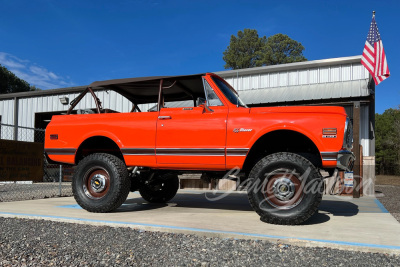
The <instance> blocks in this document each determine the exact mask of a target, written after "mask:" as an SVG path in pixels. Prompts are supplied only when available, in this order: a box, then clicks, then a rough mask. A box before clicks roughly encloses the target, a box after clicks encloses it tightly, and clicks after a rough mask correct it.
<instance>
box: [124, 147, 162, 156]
mask: <svg viewBox="0 0 400 267" xmlns="http://www.w3.org/2000/svg"><path fill="white" fill-rule="evenodd" d="M121 152H122V154H123V155H126V156H155V155H156V151H155V149H154V148H122V149H121Z"/></svg>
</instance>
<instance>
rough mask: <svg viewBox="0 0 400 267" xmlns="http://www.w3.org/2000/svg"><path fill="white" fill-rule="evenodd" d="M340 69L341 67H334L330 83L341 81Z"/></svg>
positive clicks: (331, 70) (331, 69)
mask: <svg viewBox="0 0 400 267" xmlns="http://www.w3.org/2000/svg"><path fill="white" fill-rule="evenodd" d="M340 69H341V67H340V66H333V67H331V68H330V76H329V82H338V81H341V77H340Z"/></svg>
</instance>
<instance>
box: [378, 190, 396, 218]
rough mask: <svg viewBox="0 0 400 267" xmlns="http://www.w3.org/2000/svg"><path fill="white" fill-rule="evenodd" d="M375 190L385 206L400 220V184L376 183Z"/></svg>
mask: <svg viewBox="0 0 400 267" xmlns="http://www.w3.org/2000/svg"><path fill="white" fill-rule="evenodd" d="M375 192H376V193H378V194H377V198H378V199H379V201H380V202H381V203H382V204H383V206H385V208H386V209H387V210H388V211H389V212H390V214H392V215H393V217H395V218H396V220H397V221H398V222H400V186H396V185H375ZM379 193H382V194H383V196H382V194H379Z"/></svg>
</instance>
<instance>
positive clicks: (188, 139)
mask: <svg viewBox="0 0 400 267" xmlns="http://www.w3.org/2000/svg"><path fill="white" fill-rule="evenodd" d="M203 84H204V89H205V95H204V96H205V99H204V102H203V103H202V101H203V99H201V98H200V99H199V101H196V103H195V101H185V102H182V103H178V106H179V107H168V106H171V105H169V103H164V105H163V107H161V108H160V111H159V116H158V120H157V135H156V159H157V165H158V166H159V167H161V168H162V167H163V165H168V167H172V166H175V167H178V168H181V169H198V168H210V169H216V170H217V169H224V168H225V145H226V126H227V121H226V120H227V115H228V107H227V106H225V105H224V104H223V103H222V102H221V100H220V99H219V98H218V96H217V95H216V94H215V92H214V91H213V89H212V87H211V86H210V85H209V83H208V82H207V81H206V80H205V79H204V78H203ZM190 103H192V104H190ZM174 104H175V106H177V104H176V103H174Z"/></svg>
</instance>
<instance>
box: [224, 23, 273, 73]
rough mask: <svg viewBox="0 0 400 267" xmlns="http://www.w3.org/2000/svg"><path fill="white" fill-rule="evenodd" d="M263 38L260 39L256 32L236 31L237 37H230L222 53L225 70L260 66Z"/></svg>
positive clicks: (264, 39) (247, 30)
mask: <svg viewBox="0 0 400 267" xmlns="http://www.w3.org/2000/svg"><path fill="white" fill-rule="evenodd" d="M265 42H266V38H265V36H264V37H262V38H260V37H258V33H257V31H256V30H251V29H244V31H243V32H242V31H238V34H237V37H236V36H234V35H232V36H231V41H230V43H229V46H228V47H227V48H226V50H225V51H224V53H223V54H224V56H223V59H224V61H225V62H226V64H225V69H229V68H233V69H244V68H252V67H259V66H262V63H261V58H262V51H263V48H264V46H265Z"/></svg>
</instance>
